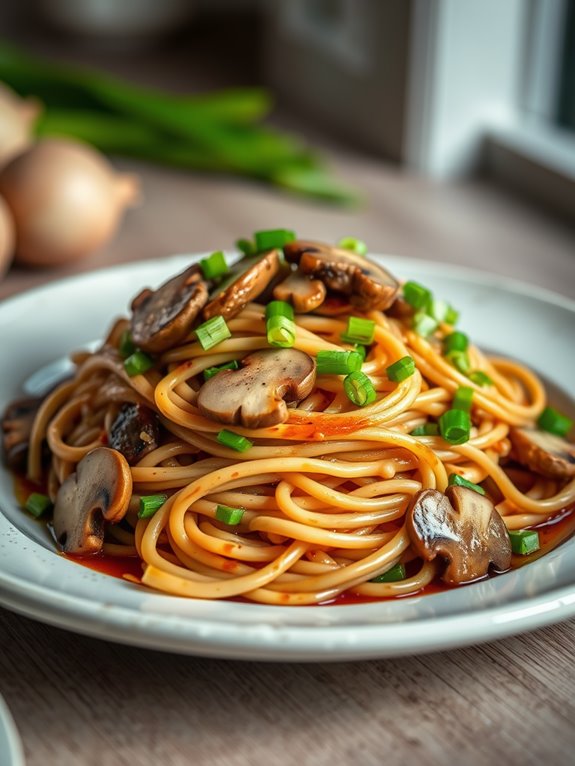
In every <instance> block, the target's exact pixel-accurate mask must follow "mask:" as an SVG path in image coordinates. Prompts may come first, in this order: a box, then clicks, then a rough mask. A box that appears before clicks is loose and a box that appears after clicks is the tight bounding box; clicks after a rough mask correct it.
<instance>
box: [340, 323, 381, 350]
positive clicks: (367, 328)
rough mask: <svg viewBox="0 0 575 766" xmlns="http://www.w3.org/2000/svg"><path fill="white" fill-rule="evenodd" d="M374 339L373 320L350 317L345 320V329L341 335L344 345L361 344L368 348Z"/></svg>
mask: <svg viewBox="0 0 575 766" xmlns="http://www.w3.org/2000/svg"><path fill="white" fill-rule="evenodd" d="M374 337H375V322H374V321H373V319H362V318H361V317H350V318H349V319H348V320H347V329H346V331H345V332H343V333H342V334H341V339H342V341H343V342H344V343H362V344H363V345H364V346H370V345H371V344H372V343H373V339H374Z"/></svg>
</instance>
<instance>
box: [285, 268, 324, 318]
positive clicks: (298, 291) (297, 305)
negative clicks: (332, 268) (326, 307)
mask: <svg viewBox="0 0 575 766" xmlns="http://www.w3.org/2000/svg"><path fill="white" fill-rule="evenodd" d="M325 296H326V289H325V285H324V283H323V282H320V280H319V279H310V278H309V277H306V275H305V274H302V273H301V271H299V270H298V271H292V273H291V274H290V275H289V277H288V278H287V279H284V281H283V282H280V283H279V285H276V287H274V298H275V299H276V300H277V301H286V302H287V303H291V304H292V306H293V307H294V309H295V311H296V312H297V313H298V314H307V313H308V311H313V310H314V309H317V308H318V307H319V306H321V304H322V303H323V302H324V299H325Z"/></svg>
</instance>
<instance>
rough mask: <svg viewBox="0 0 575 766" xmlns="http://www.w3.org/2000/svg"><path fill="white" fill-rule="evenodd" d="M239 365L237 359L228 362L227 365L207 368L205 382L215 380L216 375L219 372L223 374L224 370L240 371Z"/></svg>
mask: <svg viewBox="0 0 575 766" xmlns="http://www.w3.org/2000/svg"><path fill="white" fill-rule="evenodd" d="M239 366H240V365H239V363H238V361H237V359H232V361H231V362H227V363H226V364H220V365H219V366H218V367H207V368H206V369H205V370H204V380H209V379H210V378H213V377H214V375H217V374H218V372H221V371H222V370H237V369H239Z"/></svg>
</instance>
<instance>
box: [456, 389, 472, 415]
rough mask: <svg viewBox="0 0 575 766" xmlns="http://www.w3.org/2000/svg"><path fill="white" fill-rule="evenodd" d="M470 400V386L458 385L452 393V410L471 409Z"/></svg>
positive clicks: (466, 410)
mask: <svg viewBox="0 0 575 766" xmlns="http://www.w3.org/2000/svg"><path fill="white" fill-rule="evenodd" d="M472 401H473V389H472V388H471V387H470V386H460V387H459V388H458V389H457V391H456V392H455V394H454V395H453V402H452V404H451V406H452V407H453V409H454V410H465V412H469V411H470V410H471V402H472Z"/></svg>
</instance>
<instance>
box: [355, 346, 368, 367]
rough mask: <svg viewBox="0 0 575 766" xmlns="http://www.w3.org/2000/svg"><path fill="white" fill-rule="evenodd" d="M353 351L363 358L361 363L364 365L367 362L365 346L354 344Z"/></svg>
mask: <svg viewBox="0 0 575 766" xmlns="http://www.w3.org/2000/svg"><path fill="white" fill-rule="evenodd" d="M353 350H354V351H355V352H356V353H357V354H359V355H360V356H361V363H362V364H363V363H364V362H365V357H366V354H367V348H366V347H365V346H363V345H362V344H361V343H354V344H353Z"/></svg>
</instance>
